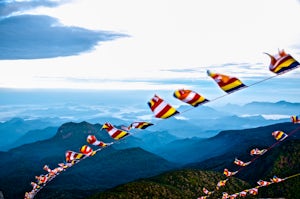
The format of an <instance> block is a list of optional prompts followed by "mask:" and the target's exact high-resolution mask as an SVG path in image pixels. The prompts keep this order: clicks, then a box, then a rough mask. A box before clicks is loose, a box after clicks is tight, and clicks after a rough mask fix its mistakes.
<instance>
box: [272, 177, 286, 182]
mask: <svg viewBox="0 0 300 199" xmlns="http://www.w3.org/2000/svg"><path fill="white" fill-rule="evenodd" d="M282 181H284V179H282V178H278V177H277V176H273V178H272V179H271V182H273V183H278V182H282Z"/></svg>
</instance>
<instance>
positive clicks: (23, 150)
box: [0, 122, 176, 199]
mask: <svg viewBox="0 0 300 199" xmlns="http://www.w3.org/2000/svg"><path fill="white" fill-rule="evenodd" d="M101 127H102V125H100V124H95V125H93V124H89V123H87V122H81V123H72V122H70V123H66V124H64V125H62V126H61V127H59V129H58V131H57V133H56V135H55V136H54V137H52V138H50V139H48V140H43V141H38V142H35V143H32V144H25V145H22V146H20V147H17V148H14V149H11V150H9V151H8V152H2V153H0V159H1V162H0V190H2V191H3V194H4V196H5V198H6V199H15V198H21V197H23V196H24V193H25V191H30V190H31V189H32V187H31V186H30V182H31V181H34V182H35V181H36V180H35V179H34V176H36V175H40V174H45V173H46V172H45V171H44V170H43V169H42V168H43V166H44V165H45V164H47V165H49V167H50V168H55V167H57V164H58V163H60V162H63V161H64V160H65V152H66V151H67V150H73V151H77V152H78V151H79V148H80V147H81V146H82V145H84V144H87V142H86V137H87V135H89V134H94V135H96V137H97V138H98V139H100V140H103V141H105V142H111V141H112V138H110V137H109V135H108V134H107V132H106V131H101ZM129 138H132V137H128V138H127V139H129ZM127 139H126V140H124V141H122V140H121V141H119V142H118V143H116V144H114V145H112V146H109V147H107V148H105V149H104V150H101V152H98V153H97V154H96V155H95V156H93V157H90V158H88V159H86V160H84V161H82V162H81V163H79V164H78V165H75V166H74V167H72V168H70V169H68V170H67V171H65V172H63V173H62V174H61V175H59V176H58V177H57V178H56V179H55V180H53V182H51V183H49V185H48V186H47V187H46V188H45V189H44V190H42V191H41V192H40V193H39V194H38V195H37V196H36V198H43V199H46V198H68V197H69V198H72V199H73V198H83V197H84V196H86V195H87V194H90V193H91V192H94V191H95V190H96V189H97V190H105V189H107V188H111V187H114V186H116V185H118V184H122V183H126V182H129V181H132V180H135V179H138V178H143V177H150V176H153V175H157V174H159V173H162V172H164V171H167V170H170V169H173V168H175V167H176V165H175V164H173V163H170V162H168V161H166V160H164V159H163V158H161V157H158V156H157V155H154V154H151V153H149V152H147V151H145V150H143V149H141V148H129V149H122V150H121V149H118V147H117V146H118V145H122V144H124V145H126V144H127V143H123V142H126V141H127ZM70 190H77V192H76V191H74V193H73V191H70ZM78 190H82V192H80V191H78ZM68 191H70V192H68ZM79 192H80V194H79ZM67 195H68V196H67Z"/></svg>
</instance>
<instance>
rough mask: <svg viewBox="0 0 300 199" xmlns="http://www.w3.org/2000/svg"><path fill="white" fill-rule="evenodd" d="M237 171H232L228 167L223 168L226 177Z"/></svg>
mask: <svg viewBox="0 0 300 199" xmlns="http://www.w3.org/2000/svg"><path fill="white" fill-rule="evenodd" d="M237 172H238V171H234V172H232V171H228V169H224V172H223V174H224V175H226V176H227V177H229V176H233V175H235V174H236V173H237Z"/></svg>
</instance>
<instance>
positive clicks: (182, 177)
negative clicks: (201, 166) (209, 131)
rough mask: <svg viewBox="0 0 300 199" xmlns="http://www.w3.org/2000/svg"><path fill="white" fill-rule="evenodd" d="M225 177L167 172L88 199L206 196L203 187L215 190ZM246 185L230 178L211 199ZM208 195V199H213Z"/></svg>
mask: <svg viewBox="0 0 300 199" xmlns="http://www.w3.org/2000/svg"><path fill="white" fill-rule="evenodd" d="M222 178H224V177H223V175H222V174H220V173H216V172H210V171H199V170H178V171H172V172H167V173H164V174H161V175H158V176H155V177H151V178H147V179H141V180H138V181H135V182H130V183H127V184H124V185H121V186H117V187H115V188H113V189H110V190H107V191H104V192H102V193H98V194H95V195H93V196H91V197H89V199H101V198H103V199H104V198H105V199H118V198H120V199H121V198H132V199H138V198H162V199H163V198H165V199H181V198H198V197H199V196H201V195H205V194H204V193H203V191H202V188H203V187H206V188H207V189H208V190H214V188H215V184H214V183H217V182H218V181H219V180H220V179H222ZM247 187H249V185H248V184H247V183H245V182H243V181H241V180H238V179H236V178H231V179H230V180H229V181H228V182H227V186H225V187H224V188H222V189H221V190H219V191H217V192H215V193H214V194H213V196H216V197H217V196H220V195H221V193H222V191H227V192H229V193H230V192H232V193H234V192H236V191H240V190H243V189H245V188H247ZM213 196H211V197H210V198H214V197H213Z"/></svg>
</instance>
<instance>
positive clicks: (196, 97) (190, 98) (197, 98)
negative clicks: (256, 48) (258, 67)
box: [24, 50, 300, 199]
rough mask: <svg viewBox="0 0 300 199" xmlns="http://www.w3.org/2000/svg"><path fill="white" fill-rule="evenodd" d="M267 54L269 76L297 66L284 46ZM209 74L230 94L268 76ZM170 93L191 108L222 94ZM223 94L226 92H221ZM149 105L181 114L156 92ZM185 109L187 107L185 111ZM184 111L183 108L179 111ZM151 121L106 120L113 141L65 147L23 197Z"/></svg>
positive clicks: (162, 113) (158, 112)
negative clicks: (62, 158)
mask: <svg viewBox="0 0 300 199" xmlns="http://www.w3.org/2000/svg"><path fill="white" fill-rule="evenodd" d="M266 54H267V55H268V56H269V57H270V58H271V63H270V65H269V70H270V71H271V72H273V73H275V74H276V75H275V76H272V77H271V78H274V77H276V76H278V75H282V74H284V73H286V72H288V71H290V70H293V69H295V68H298V67H300V64H299V63H298V62H297V61H296V60H295V59H294V58H293V57H292V56H291V55H289V54H287V53H285V52H284V50H280V51H279V52H278V54H277V55H274V56H272V55H270V54H268V53H266ZM207 74H208V76H210V77H211V78H212V79H213V80H214V81H215V82H216V83H217V85H218V86H219V87H220V88H221V89H222V90H223V91H224V92H225V93H226V95H229V94H231V93H234V92H236V91H238V90H241V89H245V88H248V87H250V86H253V85H255V84H258V83H261V82H263V81H266V80H268V79H270V78H266V79H263V80H261V81H259V82H256V83H254V84H251V85H248V86H247V85H245V84H244V83H243V82H242V81H241V80H239V79H238V78H236V77H231V76H228V75H224V74H220V73H214V72H211V71H209V70H208V71H207ZM173 96H174V97H175V98H177V99H178V100H180V101H182V102H184V103H187V104H189V105H191V106H192V107H193V108H195V107H198V106H199V105H202V104H204V103H208V102H210V101H214V100H217V99H219V98H221V97H223V96H221V97H218V98H215V99H213V100H209V99H206V98H205V97H203V96H202V95H200V94H198V93H197V92H195V91H192V90H188V89H179V90H176V91H174V93H173ZM224 96H225V95H224ZM148 105H149V107H150V109H151V111H152V112H153V114H154V116H155V117H156V118H160V119H167V118H170V117H172V116H175V115H178V114H181V113H180V112H179V111H178V110H176V109H175V108H174V107H173V106H171V105H170V104H169V103H167V102H166V101H165V100H164V99H162V98H161V97H160V96H158V95H156V94H155V95H154V97H153V98H151V99H150V100H149V102H148ZM184 112H186V111H184ZM182 113H183V112H182ZM291 119H292V122H293V123H300V120H299V116H292V118H291ZM152 125H154V124H153V123H149V122H144V121H141V122H140V121H139V122H133V123H131V124H130V125H129V126H122V127H121V129H118V128H116V127H114V126H113V125H112V124H110V123H108V122H106V123H105V124H103V126H102V129H105V130H106V131H107V133H108V134H109V135H110V136H111V137H112V138H113V139H114V140H115V141H114V142H111V143H104V142H102V141H100V140H97V138H96V137H95V136H94V135H89V136H88V137H87V143H88V144H91V145H94V146H98V147H99V148H98V149H97V150H93V149H92V148H91V147H89V146H88V145H83V146H82V147H81V148H80V152H75V151H70V150H68V151H66V153H65V161H64V162H63V163H59V164H58V167H56V168H54V169H50V168H49V167H48V166H47V165H45V166H44V170H45V171H47V172H48V173H47V174H42V175H40V176H36V177H35V179H36V180H37V181H36V182H31V185H32V190H31V191H30V192H26V193H25V196H24V199H33V198H34V197H35V195H36V194H37V193H38V192H39V191H40V190H42V189H43V187H45V186H46V185H47V184H48V183H49V182H50V181H52V180H53V179H54V178H55V177H56V176H58V175H59V174H60V173H62V172H63V171H65V170H66V169H68V168H70V167H72V166H74V165H75V164H78V163H79V162H81V161H82V160H84V159H86V158H88V157H91V156H94V155H95V154H96V153H97V152H98V151H101V150H102V149H103V148H106V147H108V146H110V145H112V144H114V143H116V142H118V141H120V140H122V139H124V138H125V137H128V136H130V135H132V134H131V133H129V131H130V130H131V129H134V128H136V129H146V128H148V127H149V126H152ZM275 134H276V137H275V139H277V140H278V141H282V140H283V139H285V138H286V137H285V135H286V134H284V133H283V132H281V131H278V132H276V133H275V132H274V136H275ZM265 152H266V151H265V150H259V149H254V150H253V151H251V154H252V155H262V154H264V153H265ZM234 162H235V164H238V165H240V166H243V167H245V166H247V165H248V164H250V163H251V162H246V163H244V162H243V161H241V160H238V159H236V160H235V161H234ZM224 173H226V175H228V176H232V175H235V174H236V173H238V171H237V172H236V173H235V172H230V171H228V170H226V172H225V171H224ZM227 180H228V179H226V180H222V181H220V182H218V184H217V187H221V186H225V184H226V182H227Z"/></svg>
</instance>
